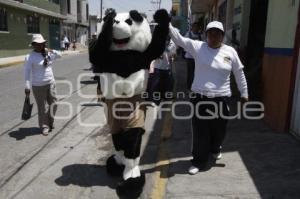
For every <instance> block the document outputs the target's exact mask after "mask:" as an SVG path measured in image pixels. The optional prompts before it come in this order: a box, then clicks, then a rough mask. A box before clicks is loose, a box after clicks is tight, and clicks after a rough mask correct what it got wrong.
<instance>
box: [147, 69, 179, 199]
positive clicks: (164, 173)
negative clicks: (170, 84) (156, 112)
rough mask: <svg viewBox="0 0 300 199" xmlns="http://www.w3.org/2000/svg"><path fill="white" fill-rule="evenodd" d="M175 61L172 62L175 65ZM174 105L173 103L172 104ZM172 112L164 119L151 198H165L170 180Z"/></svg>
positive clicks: (174, 90) (173, 70) (174, 71)
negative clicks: (169, 144)
mask: <svg viewBox="0 0 300 199" xmlns="http://www.w3.org/2000/svg"><path fill="white" fill-rule="evenodd" d="M173 64H174V63H172V65H173ZM171 69H172V73H173V77H175V74H176V70H175V67H171ZM176 90H177V81H176V78H174V88H173V93H175V92H176ZM171 106H172V105H171ZM172 123H173V118H172V113H171V112H167V113H166V115H165V117H164V120H163V127H162V131H161V133H160V134H161V137H160V143H159V147H158V158H157V163H156V165H155V168H156V171H155V172H154V187H153V190H152V192H151V195H150V198H151V199H163V198H164V196H165V193H166V187H167V182H168V172H169V165H170V157H169V152H168V148H167V144H166V143H165V141H166V140H167V139H168V138H170V137H171V135H172V126H173V125H172Z"/></svg>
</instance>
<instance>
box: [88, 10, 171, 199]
mask: <svg viewBox="0 0 300 199" xmlns="http://www.w3.org/2000/svg"><path fill="white" fill-rule="evenodd" d="M154 20H155V21H156V22H157V24H158V25H157V26H156V27H155V29H154V31H153V34H151V31H150V26H149V24H148V22H147V20H146V19H145V18H144V17H143V16H142V15H141V14H140V13H138V12H137V11H134V10H133V11H130V12H129V13H120V14H116V13H114V12H111V13H109V14H108V15H106V16H105V19H104V23H103V25H102V30H101V32H100V34H99V36H98V39H97V41H95V43H93V44H92V45H91V46H90V48H89V56H90V57H89V58H90V62H91V63H92V64H93V65H94V72H95V73H99V74H100V82H101V83H100V84H101V90H102V92H103V95H104V97H105V98H106V99H115V98H129V97H132V96H134V95H138V94H141V93H142V92H144V91H145V90H146V87H147V80H148V69H149V66H150V63H151V61H152V60H154V59H156V58H158V57H160V55H161V54H162V53H163V51H164V48H165V43H166V39H167V36H168V32H169V22H170V18H169V16H168V13H167V12H166V11H165V10H158V11H157V12H156V13H155V15H154ZM113 90H114V91H115V92H112V91H113ZM143 133H144V129H142V128H131V129H124V131H123V132H120V133H118V134H113V135H112V139H113V144H114V147H115V149H116V154H115V155H114V156H111V157H110V158H109V159H108V160H107V165H106V167H107V171H108V173H109V174H110V175H113V176H118V175H122V178H123V180H122V181H121V182H120V183H119V184H118V187H117V193H118V194H119V195H121V196H126V197H129V198H136V197H138V196H139V195H140V193H141V192H142V189H143V186H144V183H145V176H144V174H142V173H141V172H140V169H139V167H138V165H139V159H140V148H141V142H142V135H143Z"/></svg>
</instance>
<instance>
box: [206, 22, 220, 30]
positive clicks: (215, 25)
mask: <svg viewBox="0 0 300 199" xmlns="http://www.w3.org/2000/svg"><path fill="white" fill-rule="evenodd" d="M212 28H216V29H219V30H221V31H222V32H224V27H223V24H222V23H221V22H219V21H212V22H210V23H208V24H207V26H206V31H208V30H209V29H212Z"/></svg>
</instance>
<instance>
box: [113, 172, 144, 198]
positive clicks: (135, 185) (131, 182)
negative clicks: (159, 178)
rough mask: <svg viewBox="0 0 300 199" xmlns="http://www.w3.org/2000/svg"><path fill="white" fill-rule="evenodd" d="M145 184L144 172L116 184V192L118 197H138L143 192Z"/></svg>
mask: <svg viewBox="0 0 300 199" xmlns="http://www.w3.org/2000/svg"><path fill="white" fill-rule="evenodd" d="M144 185H145V174H143V173H141V176H140V177H137V178H129V179H127V180H123V181H121V182H119V183H118V185H117V194H118V196H119V197H120V198H130V199H134V198H138V197H139V196H140V195H141V193H142V192H143V188H144Z"/></svg>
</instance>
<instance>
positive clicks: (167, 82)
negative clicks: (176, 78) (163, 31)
mask: <svg viewBox="0 0 300 199" xmlns="http://www.w3.org/2000/svg"><path fill="white" fill-rule="evenodd" d="M175 55H176V45H175V44H174V42H173V41H172V40H170V38H169V39H168V40H167V43H166V48H165V51H164V52H163V54H162V55H161V56H160V57H159V58H157V59H155V60H153V61H152V62H151V65H150V72H152V73H150V77H149V79H150V81H149V82H148V92H149V96H150V97H149V98H150V100H151V101H153V102H154V103H155V104H157V105H158V104H159V103H160V102H161V100H162V99H166V98H167V93H168V92H169V93H170V92H172V90H173V76H172V68H171V65H172V62H173V58H174V56H175ZM157 94H158V96H157Z"/></svg>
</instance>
